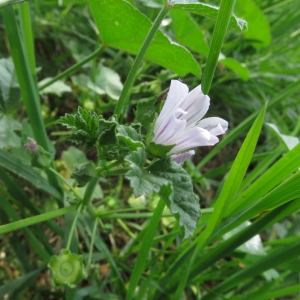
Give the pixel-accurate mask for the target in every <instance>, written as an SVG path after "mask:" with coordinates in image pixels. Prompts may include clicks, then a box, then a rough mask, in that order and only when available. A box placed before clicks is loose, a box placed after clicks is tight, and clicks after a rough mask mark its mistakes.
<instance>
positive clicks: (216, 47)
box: [201, 0, 236, 95]
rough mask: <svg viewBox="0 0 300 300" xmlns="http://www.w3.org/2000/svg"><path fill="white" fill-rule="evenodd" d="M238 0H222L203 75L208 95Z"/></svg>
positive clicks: (204, 90)
mask: <svg viewBox="0 0 300 300" xmlns="http://www.w3.org/2000/svg"><path fill="white" fill-rule="evenodd" d="M235 2H236V0H222V1H221V5H220V10H219V14H218V17H217V21H216V26H215V29H214V33H213V37H212V41H211V45H210V49H209V53H208V58H207V62H206V66H205V69H204V73H203V77H202V84H201V87H202V92H203V93H204V95H207V94H208V92H209V90H210V86H211V83H212V80H213V77H214V73H215V70H216V67H217V63H218V59H219V55H220V52H221V48H222V44H223V41H224V37H225V34H226V31H227V28H228V24H229V21H230V19H231V15H232V12H233V8H234V6H235Z"/></svg>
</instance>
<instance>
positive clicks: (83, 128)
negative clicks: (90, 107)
mask: <svg viewBox="0 0 300 300" xmlns="http://www.w3.org/2000/svg"><path fill="white" fill-rule="evenodd" d="M100 120H103V117H102V116H99V115H97V114H96V113H95V112H90V111H87V110H85V109H82V108H81V107H78V112H77V114H74V115H71V114H65V116H64V117H61V118H60V119H59V120H58V121H57V123H59V124H62V125H63V126H66V127H67V128H69V129H72V130H73V133H72V135H71V136H70V137H69V139H70V140H71V141H73V142H75V143H76V144H78V145H81V146H84V145H86V147H87V149H91V148H93V147H95V144H96V142H97V139H98V137H99V122H100Z"/></svg>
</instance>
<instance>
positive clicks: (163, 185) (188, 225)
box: [125, 148, 200, 238]
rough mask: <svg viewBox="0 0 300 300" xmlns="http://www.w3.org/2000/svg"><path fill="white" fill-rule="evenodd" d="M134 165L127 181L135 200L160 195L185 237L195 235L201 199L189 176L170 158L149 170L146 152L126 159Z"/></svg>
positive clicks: (138, 150)
mask: <svg viewBox="0 0 300 300" xmlns="http://www.w3.org/2000/svg"><path fill="white" fill-rule="evenodd" d="M125 160H126V161H128V162H129V163H130V170H129V171H128V172H127V173H126V178H127V179H129V180H130V184H131V187H132V188H133V192H134V195H135V197H139V196H141V195H143V194H151V193H153V192H155V193H158V194H159V195H160V196H161V197H162V199H163V200H164V201H165V202H166V204H167V206H168V207H169V209H170V211H171V212H172V213H173V214H174V215H175V216H176V217H177V218H178V219H179V225H180V226H181V228H182V230H183V237H184V238H187V237H188V236H191V235H193V233H194V230H195V228H196V225H197V221H198V219H199V217H200V208H199V202H198V197H197V196H196V195H195V194H194V192H193V185H192V183H191V179H190V177H189V175H188V173H187V172H186V171H185V170H184V169H183V168H182V167H181V165H179V164H177V163H175V162H173V161H171V159H170V158H166V159H161V160H158V161H156V162H154V163H153V164H152V165H150V166H149V167H147V168H144V166H145V163H146V153H145V150H144V149H142V148H138V149H137V151H135V152H133V153H132V154H130V155H128V156H127V157H126V158H125Z"/></svg>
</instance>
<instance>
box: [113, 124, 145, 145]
mask: <svg viewBox="0 0 300 300" xmlns="http://www.w3.org/2000/svg"><path fill="white" fill-rule="evenodd" d="M134 125H136V124H131V126H124V125H120V126H118V130H117V131H118V133H117V137H118V139H119V140H120V141H122V142H123V143H124V144H125V145H126V146H127V147H128V148H129V149H130V150H132V151H135V150H137V148H139V147H140V148H144V147H145V146H144V144H143V142H142V137H141V134H140V133H138V132H137V130H135V128H134V127H133V126H134ZM138 125H139V126H141V125H140V124H138ZM138 130H140V128H138Z"/></svg>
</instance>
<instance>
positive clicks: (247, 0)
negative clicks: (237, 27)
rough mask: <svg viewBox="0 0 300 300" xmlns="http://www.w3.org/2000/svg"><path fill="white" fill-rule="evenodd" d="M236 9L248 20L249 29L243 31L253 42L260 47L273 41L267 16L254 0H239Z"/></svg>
mask: <svg viewBox="0 0 300 300" xmlns="http://www.w3.org/2000/svg"><path fill="white" fill-rule="evenodd" d="M234 11H235V12H236V13H237V14H238V15H239V16H241V17H242V18H245V20H246V21H247V22H248V30H247V31H245V32H244V33H243V35H244V36H245V38H247V39H249V40H251V44H252V45H253V46H254V47H255V48H257V49H259V48H262V47H266V46H267V45H269V44H270V42H271V32H270V26H269V23H268V20H267V18H266V17H265V16H264V14H263V12H262V11H261V10H260V8H259V6H258V5H257V4H256V3H255V2H254V1H253V0H237V1H236V5H235V9H234Z"/></svg>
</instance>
